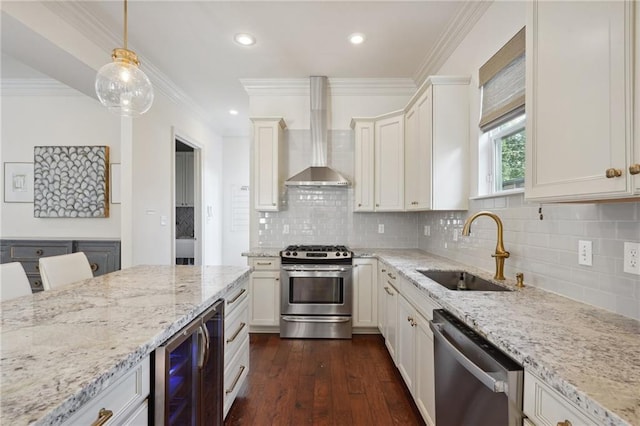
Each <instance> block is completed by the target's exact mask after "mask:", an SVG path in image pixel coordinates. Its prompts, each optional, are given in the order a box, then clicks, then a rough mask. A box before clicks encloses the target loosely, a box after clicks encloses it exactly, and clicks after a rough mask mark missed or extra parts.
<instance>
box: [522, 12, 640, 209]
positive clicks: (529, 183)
mask: <svg viewBox="0 0 640 426" xmlns="http://www.w3.org/2000/svg"><path fill="white" fill-rule="evenodd" d="M635 13H636V14H637V13H638V12H637V11H636V12H635ZM635 21H636V22H638V19H637V18H635ZM633 37H634V8H633V2H632V1H615V2H546V1H532V2H530V3H528V9H527V29H526V39H527V41H526V43H527V48H526V49H527V63H526V67H527V74H526V79H527V94H526V111H527V157H526V158H527V165H526V178H525V185H526V186H525V197H526V198H527V199H528V200H535V201H580V200H585V201H586V200H606V199H616V198H628V197H631V196H633V195H634V194H636V195H637V194H640V190H639V189H640V183H639V180H640V177H638V174H637V173H638V172H639V171H640V170H638V169H640V166H638V165H637V164H638V163H640V157H639V155H638V152H639V151H640V142H638V136H637V134H636V135H635V141H634V134H633V120H634V114H633V111H634V105H633V103H634V99H633V91H632V89H633V87H634V81H633V79H634V74H633V69H634V68H633V67H634V63H633V60H634V51H633V49H634V41H633ZM636 37H637V35H636ZM635 44H636V50H637V43H635ZM637 55H638V53H637V52H636V56H637ZM635 60H636V61H637V58H635ZM636 63H637V62H636ZM636 74H637V73H636ZM635 78H636V81H635V87H636V100H635V102H638V89H637V86H638V84H639V83H640V79H639V78H638V76H637V75H636V76H635ZM636 109H637V107H636ZM635 120H636V121H637V120H638V115H637V113H636V115H635ZM634 145H635V147H634ZM634 149H635V151H636V154H635V158H634Z"/></svg>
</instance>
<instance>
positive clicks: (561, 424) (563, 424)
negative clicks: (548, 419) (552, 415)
mask: <svg viewBox="0 0 640 426" xmlns="http://www.w3.org/2000/svg"><path fill="white" fill-rule="evenodd" d="M558 426H571V422H570V421H569V420H565V421H564V422H558Z"/></svg>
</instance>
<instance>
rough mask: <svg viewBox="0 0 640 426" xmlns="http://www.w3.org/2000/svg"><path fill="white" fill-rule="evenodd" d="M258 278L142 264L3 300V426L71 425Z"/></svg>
mask: <svg viewBox="0 0 640 426" xmlns="http://www.w3.org/2000/svg"><path fill="white" fill-rule="evenodd" d="M249 272H250V269H249V268H248V267H237V266H136V267H133V268H128V269H124V270H122V271H117V272H113V273H111V274H107V275H103V276H100V277H96V278H93V279H90V280H85V281H81V282H78V283H74V284H71V285H69V286H65V287H63V288H60V289H56V290H52V291H46V292H41V293H37V294H34V295H32V296H25V297H21V298H18V299H14V300H10V301H6V302H2V305H1V308H2V314H1V315H2V329H1V336H0V339H1V341H0V343H1V346H0V377H1V380H2V382H1V383H0V399H1V402H0V424H3V425H4V424H6V425H27V424H36V425H44V424H46V425H57V424H61V423H63V422H64V421H65V420H66V419H68V418H69V417H70V415H71V414H73V413H74V412H76V411H77V410H78V409H79V408H80V407H82V406H83V405H84V404H85V403H86V402H87V401H89V400H90V399H91V398H92V397H94V396H95V395H97V394H98V393H100V392H101V391H102V390H104V389H105V388H107V387H108V386H109V384H111V383H113V382H114V381H116V380H117V379H118V378H119V377H121V376H123V375H124V374H125V373H126V372H128V371H129V370H130V369H131V368H132V367H133V366H135V365H136V364H138V363H139V362H140V361H141V360H142V359H144V358H145V357H147V356H148V355H149V354H151V353H152V352H153V351H154V350H155V349H156V348H157V347H158V346H159V345H160V344H162V343H163V342H164V341H166V340H167V339H168V338H170V337H171V336H173V335H174V334H175V333H177V332H178V331H179V330H180V329H181V328H183V327H184V326H185V325H187V324H188V323H189V322H190V321H191V320H192V319H193V318H195V317H197V316H198V315H199V314H201V313H202V312H204V311H205V310H206V309H207V308H208V307H209V306H211V305H212V304H213V303H214V302H215V301H216V300H218V299H219V298H220V297H222V296H223V295H224V294H225V293H227V292H229V291H230V290H232V289H234V288H236V287H238V286H241V285H242V284H243V283H244V282H246V280H248V278H249Z"/></svg>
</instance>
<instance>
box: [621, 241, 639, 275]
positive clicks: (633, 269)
mask: <svg viewBox="0 0 640 426" xmlns="http://www.w3.org/2000/svg"><path fill="white" fill-rule="evenodd" d="M624 272H627V273H629V274H635V275H640V243H628V242H627V243H624Z"/></svg>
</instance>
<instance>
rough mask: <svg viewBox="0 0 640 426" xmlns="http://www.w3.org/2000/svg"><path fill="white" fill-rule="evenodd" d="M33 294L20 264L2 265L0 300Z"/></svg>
mask: <svg viewBox="0 0 640 426" xmlns="http://www.w3.org/2000/svg"><path fill="white" fill-rule="evenodd" d="M27 294H31V285H29V279H28V278H27V274H26V273H25V272H24V268H23V267H22V264H21V263H20V262H11V263H3V264H0V300H2V301H4V300H9V299H14V298H16V297H20V296H26V295H27Z"/></svg>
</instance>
